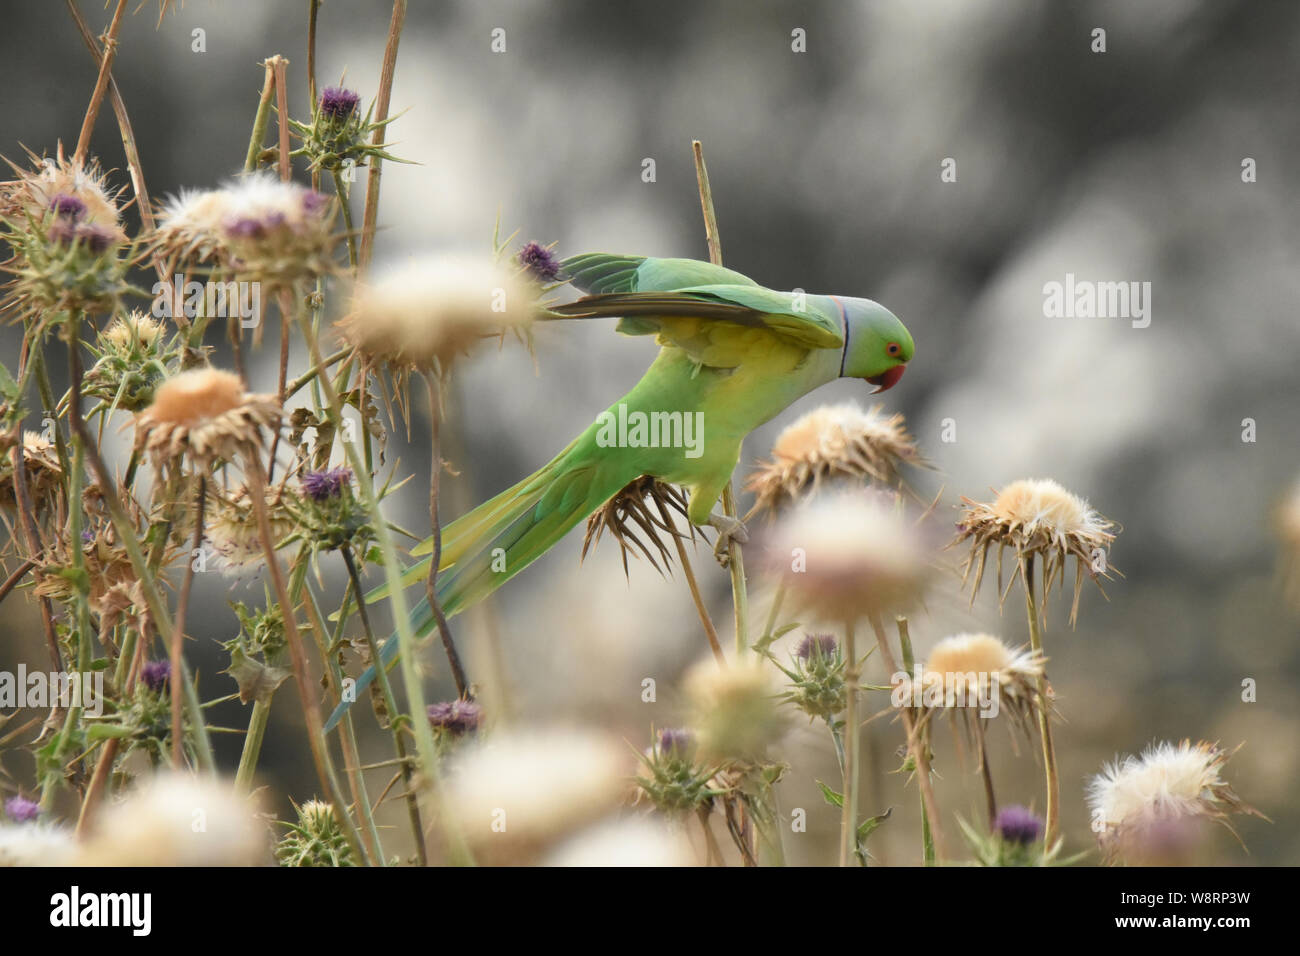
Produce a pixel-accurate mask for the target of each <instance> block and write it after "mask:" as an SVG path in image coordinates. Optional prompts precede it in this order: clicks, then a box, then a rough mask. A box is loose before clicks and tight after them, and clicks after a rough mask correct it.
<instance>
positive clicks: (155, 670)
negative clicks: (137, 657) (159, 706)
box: [140, 661, 172, 693]
mask: <svg viewBox="0 0 1300 956" xmlns="http://www.w3.org/2000/svg"><path fill="white" fill-rule="evenodd" d="M171 673H172V665H171V663H170V662H169V661H145V662H144V666H143V667H141V668H140V679H141V680H142V681H144V686H145V687H148V688H149V689H150V690H151V691H153V692H154V693H157V692H158V691H160V690H162V689H163V687H164V685H166V683H167V678H168V677H170V676H171Z"/></svg>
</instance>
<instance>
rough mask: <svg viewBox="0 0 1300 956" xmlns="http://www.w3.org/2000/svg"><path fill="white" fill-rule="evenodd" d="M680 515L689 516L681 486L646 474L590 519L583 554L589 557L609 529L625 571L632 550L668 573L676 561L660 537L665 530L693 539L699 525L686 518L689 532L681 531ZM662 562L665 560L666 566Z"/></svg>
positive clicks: (601, 507)
mask: <svg viewBox="0 0 1300 956" xmlns="http://www.w3.org/2000/svg"><path fill="white" fill-rule="evenodd" d="M677 515H680V516H681V517H682V518H683V519H685V518H686V496H685V495H683V494H682V491H681V489H680V488H678V487H676V486H675V485H670V484H667V483H665V482H662V481H660V480H659V479H658V478H653V477H651V476H649V475H642V476H641V477H640V478H636V479H634V480H633V481H631V482H629V483H628V484H627V485H626V486H624V487H623V488H622V489H621V490H620V491H619V492H618V494H616V495H614V497H612V498H610V499H609V501H607V502H605V503H604V504H603V505H601V506H600V507H599V508H597V509H596V510H595V511H593V512H592V513H591V516H590V517H588V518H587V531H586V534H584V535H583V538H582V557H583V559H585V558H586V557H587V552H588V551H589V550H591V549H593V548H595V546H596V545H598V544H600V539H601V536H602V535H603V534H604V533H605V532H606V531H608V532H609V533H610V535H611V536H612V537H613V538H614V540H615V541H617V542H618V547H619V552H620V554H621V555H622V558H623V573H624V574H627V573H629V572H628V564H627V557H628V554H629V553H631V554H633V555H634V556H643V557H644V558H645V559H646V560H647V561H649V562H650V566H651V567H653V568H654V569H655V570H656V571H658V572H659V573H660V574H664V573H665V572H666V570H667V568H668V567H669V566H670V565H671V564H672V553H671V552H670V551H669V550H668V545H667V544H665V543H664V539H663V538H662V537H661V536H660V535H661V532H662V533H663V534H667V535H672V536H675V537H678V538H682V537H685V536H686V535H687V534H688V533H689V535H690V537H691V538H692V539H693V538H694V537H695V526H694V525H692V524H691V523H690V521H689V520H687V521H686V527H687V531H686V532H682V531H678V530H677ZM652 547H653V548H654V550H653V551H652V550H651V548H652ZM633 549H635V550H633ZM638 552H639V554H638ZM656 555H657V556H658V560H656ZM660 561H662V562H663V566H662V567H661V566H660V564H659V562H660Z"/></svg>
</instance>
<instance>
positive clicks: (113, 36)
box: [72, 0, 126, 166]
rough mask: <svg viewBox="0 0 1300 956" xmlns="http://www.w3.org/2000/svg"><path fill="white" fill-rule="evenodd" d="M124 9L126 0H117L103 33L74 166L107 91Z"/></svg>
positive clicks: (87, 148)
mask: <svg viewBox="0 0 1300 956" xmlns="http://www.w3.org/2000/svg"><path fill="white" fill-rule="evenodd" d="M125 10H126V0H117V9H115V10H114V11H113V21H112V23H110V24H109V26H108V32H107V33H106V34H105V35H104V55H103V57H102V58H101V59H100V61H99V76H98V77H97V78H96V79H95V92H94V93H93V94H92V95H91V97H90V105H89V106H88V107H86V118H85V119H84V120H82V122H81V134H80V135H79V136H78V137H77V151H76V152H75V153H74V154H73V156H72V163H73V165H74V166H80V165H81V164H82V163H83V162H85V159H86V154H87V153H88V152H89V151H90V134H91V133H93V132H94V130H95V118H96V117H98V116H99V107H100V104H102V103H103V102H104V93H105V92H107V91H108V80H109V77H110V75H111V73H110V71H111V70H112V68H113V57H114V56H115V55H116V54H117V32H118V29H119V28H120V27H121V26H122V13H123V12H124V11H125Z"/></svg>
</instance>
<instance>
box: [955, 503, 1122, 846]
mask: <svg viewBox="0 0 1300 956" xmlns="http://www.w3.org/2000/svg"><path fill="white" fill-rule="evenodd" d="M962 503H963V506H964V507H963V510H962V515H961V518H960V520H959V521H958V523H957V537H956V538H955V539H954V541H953V544H954V545H956V544H967V545H968V546H969V549H970V550H969V552H968V553H967V556H966V561H965V564H964V565H963V568H962V583H963V584H965V583H966V582H967V581H968V580H969V579H970V577H971V573H972V571H973V572H974V580H973V581H972V582H971V584H970V588H971V602H972V603H974V600H975V595H976V593H977V592H978V591H979V586H980V583H981V582H982V580H983V578H984V566H985V563H986V561H987V559H988V552H989V550H990V549H992V548H996V550H997V588H998V602H999V606H1001V602H1002V601H1003V600H1005V598H1006V594H1007V591H1009V590H1010V588H1011V586H1012V585H1013V584H1014V583H1015V582H1016V581H1017V580H1019V581H1020V583H1021V585H1022V586H1023V587H1024V591H1025V610H1026V614H1027V616H1028V619H1029V638H1030V644H1031V647H1032V649H1033V651H1034V653H1035V654H1038V655H1039V656H1040V657H1041V656H1042V655H1043V635H1042V631H1043V625H1044V621H1045V620H1046V614H1047V598H1048V595H1049V594H1050V593H1051V590H1052V584H1053V583H1055V582H1058V581H1059V582H1060V583H1061V585H1062V587H1064V583H1065V573H1066V565H1067V562H1068V561H1069V559H1070V558H1074V567H1075V573H1074V603H1073V604H1072V605H1071V607H1070V626H1071V627H1073V626H1074V624H1075V621H1076V620H1077V618H1078V614H1079V593H1080V590H1081V589H1082V587H1083V578H1084V576H1085V574H1086V575H1088V576H1089V577H1091V578H1092V579H1093V580H1094V581H1096V582H1097V586H1098V588H1100V587H1101V582H1100V580H1099V579H1100V578H1106V577H1109V576H1110V574H1111V572H1112V571H1114V570H1115V569H1114V568H1112V567H1111V565H1110V564H1109V563H1108V560H1107V549H1109V547H1110V545H1111V543H1112V542H1113V541H1114V540H1115V532H1114V531H1112V529H1113V528H1114V527H1115V524H1114V522H1112V521H1111V520H1109V519H1108V518H1105V517H1103V516H1102V515H1100V514H1098V513H1097V512H1096V511H1095V510H1093V509H1092V508H1091V507H1090V506H1089V505H1088V502H1086V501H1084V500H1083V499H1082V498H1079V497H1078V496H1076V495H1074V494H1071V493H1070V492H1068V491H1066V490H1065V489H1064V488H1062V487H1061V486H1060V485H1059V484H1057V483H1056V482H1054V481H1050V480H1037V479H1030V480H1022V481H1015V482H1012V483H1011V484H1009V485H1007V486H1006V487H1005V488H1003V489H1002V490H1001V491H1000V492H998V496H997V498H996V499H994V500H993V501H992V502H990V503H983V502H976V501H972V500H971V499H969V498H963V499H962ZM1008 548H1009V549H1010V550H1011V552H1012V554H1013V555H1014V557H1015V561H1016V567H1015V576H1014V577H1013V578H1012V579H1011V580H1010V581H1009V582H1008V584H1007V591H1004V590H1003V589H1002V555H1003V552H1004V551H1005V550H1007V549H1008ZM1038 562H1041V563H1042V572H1041V576H1040V577H1041V581H1042V590H1041V591H1039V590H1038V589H1037V588H1038V585H1037V584H1036V581H1037V580H1038V578H1035V575H1034V571H1035V565H1036V563H1038ZM1103 593H1104V592H1103ZM1038 696H1039V697H1040V698H1041V700H1042V701H1043V702H1044V704H1043V706H1042V707H1040V708H1039V710H1038V730H1039V734H1040V736H1041V739H1042V745H1043V767H1044V772H1045V774H1046V777H1047V783H1046V790H1047V837H1046V839H1047V842H1048V843H1054V842H1055V840H1056V837H1057V835H1058V832H1059V826H1060V813H1061V807H1060V804H1061V784H1060V779H1059V776H1058V772H1057V766H1056V748H1055V746H1054V745H1053V743H1052V726H1051V718H1050V715H1049V706H1050V703H1051V700H1052V695H1051V689H1050V686H1049V684H1048V681H1047V673H1046V671H1045V670H1044V671H1043V673H1041V674H1040V675H1039V677H1038Z"/></svg>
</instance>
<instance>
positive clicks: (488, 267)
mask: <svg viewBox="0 0 1300 956" xmlns="http://www.w3.org/2000/svg"><path fill="white" fill-rule="evenodd" d="M534 298H535V291H534V290H533V289H532V288H531V286H529V284H528V283H526V282H525V281H523V280H522V279H521V278H520V277H519V275H518V273H517V272H514V271H511V270H509V269H507V268H504V267H503V266H501V265H500V264H499V263H497V262H496V261H495V260H493V259H490V258H483V257H469V256H436V257H431V258H426V259H420V260H412V261H410V262H406V263H403V264H401V265H399V266H396V267H393V268H391V269H389V270H388V271H387V272H384V273H381V274H379V275H378V276H377V277H376V278H375V279H374V280H373V281H370V282H367V283H364V284H359V285H358V286H357V288H356V290H355V293H354V295H353V297H352V306H351V309H350V311H349V313H348V315H346V316H345V317H344V318H343V319H342V320H340V322H339V330H340V332H341V333H342V335H343V337H344V339H345V340H346V341H347V342H349V343H350V344H351V345H353V346H354V347H356V348H357V349H358V350H359V351H361V352H363V353H364V354H366V355H368V356H369V357H370V358H372V359H374V360H376V361H380V362H387V363H390V364H392V365H396V366H409V367H417V368H428V367H431V366H432V365H434V363H436V362H439V361H441V362H446V361H448V360H449V359H451V358H454V357H455V356H456V355H457V354H458V353H460V352H463V351H465V350H467V349H468V348H470V346H472V345H474V344H475V343H476V342H477V341H479V340H480V339H484V338H487V337H488V336H491V335H493V334H495V333H498V332H500V331H502V330H503V329H508V328H514V327H518V326H521V325H523V324H525V323H526V322H527V321H528V320H529V319H530V317H531V315H532V309H533V300H534Z"/></svg>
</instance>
